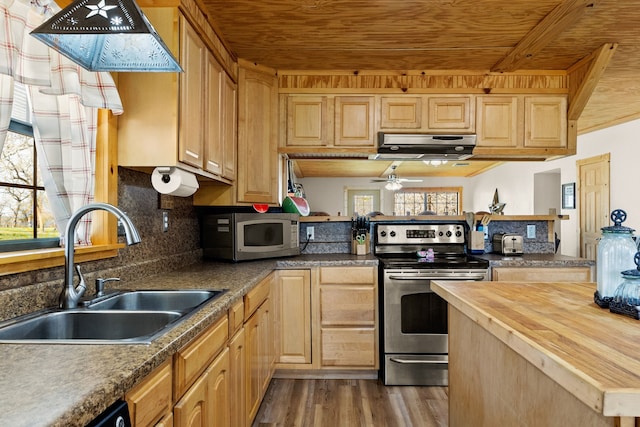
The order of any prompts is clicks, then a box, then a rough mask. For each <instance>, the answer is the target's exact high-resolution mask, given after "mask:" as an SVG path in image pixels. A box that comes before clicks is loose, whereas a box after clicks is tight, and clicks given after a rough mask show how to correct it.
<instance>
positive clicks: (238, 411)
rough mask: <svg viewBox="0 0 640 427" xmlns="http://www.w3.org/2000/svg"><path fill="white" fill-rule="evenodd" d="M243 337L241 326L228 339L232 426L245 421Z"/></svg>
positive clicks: (241, 426) (244, 423) (244, 351)
mask: <svg viewBox="0 0 640 427" xmlns="http://www.w3.org/2000/svg"><path fill="white" fill-rule="evenodd" d="M245 353H246V350H245V338H244V328H241V329H240V330H239V331H238V332H237V333H236V334H235V335H234V336H233V338H231V340H230V341H229V365H230V366H229V371H230V372H231V378H230V391H229V393H230V396H231V399H230V400H231V404H230V412H231V414H230V418H231V425H232V426H239V427H243V426H245V425H246V424H247V422H246V412H247V411H246V407H245V403H246V402H245V399H246V381H247V380H246V378H245V369H246V367H245V363H246V362H245Z"/></svg>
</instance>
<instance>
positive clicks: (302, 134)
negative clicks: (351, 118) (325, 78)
mask: <svg viewBox="0 0 640 427" xmlns="http://www.w3.org/2000/svg"><path fill="white" fill-rule="evenodd" d="M284 102H286V104H287V107H286V112H285V113H284V114H286V138H287V145H289V146H303V147H306V146H312V147H327V146H329V145H331V143H332V141H333V120H331V118H330V117H329V105H328V104H329V100H328V98H327V97H326V96H288V97H285V101H284Z"/></svg>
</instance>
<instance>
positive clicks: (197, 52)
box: [118, 7, 237, 183]
mask: <svg viewBox="0 0 640 427" xmlns="http://www.w3.org/2000/svg"><path fill="white" fill-rule="evenodd" d="M189 12H190V13H193V14H194V15H193V16H190V15H189V16H188V15H185V14H183V12H181V11H180V10H179V9H178V8H175V7H148V8H145V9H144V13H145V15H146V16H147V17H148V18H149V20H150V21H151V23H152V24H153V26H154V27H155V29H156V31H158V33H159V34H160V36H161V37H162V39H163V40H164V41H165V43H166V44H167V45H168V47H169V48H170V49H171V51H172V52H173V53H174V55H175V56H176V57H177V58H179V61H180V65H181V66H182V68H183V70H184V72H182V73H120V74H119V75H118V88H119V92H120V97H121V98H122V103H123V106H124V109H125V112H124V114H123V115H122V116H120V117H119V118H118V164H119V165H121V166H127V167H133V168H141V169H144V170H148V169H151V168H154V167H156V166H180V167H181V168H183V169H186V170H189V171H191V172H194V173H196V174H198V175H200V176H201V177H205V178H209V179H213V180H219V181H222V182H227V183H228V182H231V181H232V180H234V179H235V171H236V166H235V162H236V126H237V124H236V118H237V113H236V106H237V101H236V84H235V82H234V81H235V79H236V78H237V76H236V74H237V64H236V63H235V62H233V60H232V59H231V58H230V57H229V54H228V53H226V51H225V52H222V53H221V51H219V50H216V49H214V48H213V47H212V46H215V43H214V42H213V41H212V40H213V39H215V38H216V36H215V35H214V34H213V30H212V29H211V28H209V27H208V24H207V23H206V21H205V20H204V18H203V17H202V16H199V15H198V13H199V12H198V11H197V9H193V8H192V9H189ZM194 22H195V23H197V24H194Z"/></svg>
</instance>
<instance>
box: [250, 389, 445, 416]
mask: <svg viewBox="0 0 640 427" xmlns="http://www.w3.org/2000/svg"><path fill="white" fill-rule="evenodd" d="M448 391H449V390H448V388H447V387H407V386H404V387H385V386H384V385H382V383H381V382H379V381H377V380H371V379H366V380H362V379H346V380H333V379H332V380H324V379H323V380H318V379H279V378H278V379H276V378H274V379H273V380H271V384H270V385H269V389H268V390H267V393H266V395H265V398H264V400H263V402H262V406H261V407H260V410H259V411H258V415H257V416H256V418H255V421H254V423H253V427H293V426H295V427H307V426H308V427H354V426H363V427H364V426H366V427H412V426H413V427H431V426H439V427H446V426H447V425H448V418H449V417H448V409H447V407H448V405H447V402H448V400H447V399H448V397H447V395H448Z"/></svg>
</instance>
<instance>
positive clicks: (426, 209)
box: [394, 187, 462, 215]
mask: <svg viewBox="0 0 640 427" xmlns="http://www.w3.org/2000/svg"><path fill="white" fill-rule="evenodd" d="M461 205H462V187H442V188H410V189H406V190H401V191H397V192H396V193H395V194H394V212H395V215H421V214H422V215H425V214H435V215H459V214H460V212H461V207H462V206H461Z"/></svg>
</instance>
